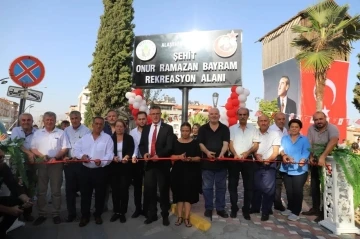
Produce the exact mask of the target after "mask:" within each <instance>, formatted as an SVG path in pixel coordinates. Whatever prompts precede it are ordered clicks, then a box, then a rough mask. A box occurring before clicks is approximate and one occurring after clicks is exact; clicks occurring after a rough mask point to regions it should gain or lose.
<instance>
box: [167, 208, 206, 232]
mask: <svg viewBox="0 0 360 239" xmlns="http://www.w3.org/2000/svg"><path fill="white" fill-rule="evenodd" d="M171 212H172V213H173V214H174V215H177V210H176V204H172V205H171ZM177 216H178V215H177ZM190 223H191V224H192V225H193V227H196V228H197V229H199V230H201V231H203V232H206V231H208V230H209V229H210V227H211V222H210V221H209V220H207V219H206V218H204V217H202V216H199V215H198V214H196V213H193V212H192V213H191V214H190Z"/></svg>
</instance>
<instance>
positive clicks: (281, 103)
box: [277, 76, 297, 118]
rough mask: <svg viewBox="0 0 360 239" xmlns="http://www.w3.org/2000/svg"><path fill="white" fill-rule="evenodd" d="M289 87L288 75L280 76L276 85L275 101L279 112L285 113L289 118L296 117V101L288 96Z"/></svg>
mask: <svg viewBox="0 0 360 239" xmlns="http://www.w3.org/2000/svg"><path fill="white" fill-rule="evenodd" d="M289 88H290V79H289V77H288V76H282V77H281V78H280V81H279V86H278V97H277V103H278V107H279V110H280V112H282V113H284V114H286V115H287V116H289V117H291V118H295V117H296V112H297V107H296V102H295V101H294V100H292V99H290V98H289V97H288V91H289Z"/></svg>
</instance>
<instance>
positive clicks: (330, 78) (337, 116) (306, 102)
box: [301, 61, 349, 140]
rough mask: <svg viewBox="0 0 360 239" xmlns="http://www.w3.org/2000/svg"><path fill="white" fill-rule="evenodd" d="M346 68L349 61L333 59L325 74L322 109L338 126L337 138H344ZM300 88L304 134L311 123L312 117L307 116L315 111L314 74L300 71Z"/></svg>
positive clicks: (345, 122)
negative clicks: (338, 135)
mask: <svg viewBox="0 0 360 239" xmlns="http://www.w3.org/2000/svg"><path fill="white" fill-rule="evenodd" d="M348 70H349V62H345V61H334V62H333V64H332V65H331V68H330V69H329V70H328V72H327V74H326V86H325V90H324V100H323V110H322V111H323V112H324V113H325V114H326V115H327V117H328V121H329V122H330V123H331V124H334V125H336V126H337V127H338V129H339V132H340V138H339V140H343V139H346V128H347V122H348V121H347V110H346V109H347V104H346V88H347V79H348ZM301 89H302V92H301V102H302V103H301V112H302V113H301V114H302V115H303V117H302V119H301V120H302V122H303V133H304V134H306V132H307V129H308V127H309V126H310V125H311V124H312V123H313V122H312V117H309V116H312V115H313V114H314V113H315V112H316V99H315V77H314V74H312V73H309V72H306V71H301Z"/></svg>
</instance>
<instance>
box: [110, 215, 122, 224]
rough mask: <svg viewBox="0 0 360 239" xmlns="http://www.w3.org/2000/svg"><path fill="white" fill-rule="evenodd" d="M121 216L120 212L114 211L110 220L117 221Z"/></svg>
mask: <svg viewBox="0 0 360 239" xmlns="http://www.w3.org/2000/svg"><path fill="white" fill-rule="evenodd" d="M119 218H120V214H119V213H114V215H112V217H111V218H110V222H115V221H117V220H118V219H119Z"/></svg>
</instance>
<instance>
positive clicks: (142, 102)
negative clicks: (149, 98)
mask: <svg viewBox="0 0 360 239" xmlns="http://www.w3.org/2000/svg"><path fill="white" fill-rule="evenodd" d="M140 105H144V106H146V100H142V101H141V102H140ZM146 108H147V107H146Z"/></svg>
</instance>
